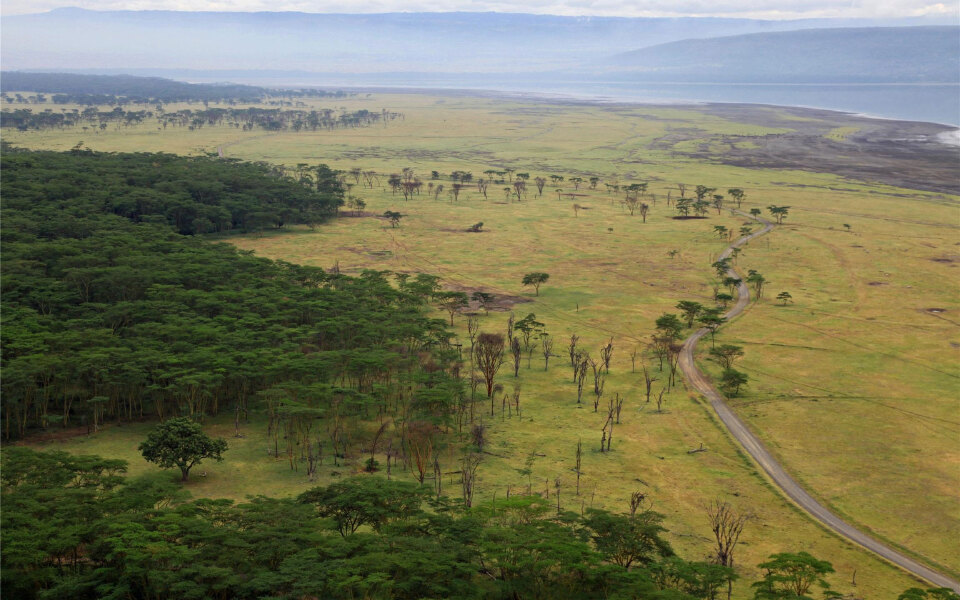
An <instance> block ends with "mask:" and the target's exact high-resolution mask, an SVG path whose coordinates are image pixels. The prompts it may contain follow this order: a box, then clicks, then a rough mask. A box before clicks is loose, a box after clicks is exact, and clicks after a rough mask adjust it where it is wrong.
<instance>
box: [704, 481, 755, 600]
mask: <svg viewBox="0 0 960 600" xmlns="http://www.w3.org/2000/svg"><path fill="white" fill-rule="evenodd" d="M707 516H708V517H709V518H710V529H711V531H713V537H714V539H715V540H716V542H717V547H716V549H715V550H714V555H713V560H714V562H715V563H716V564H718V565H721V566H724V567H727V568H729V569H733V567H734V553H735V550H736V548H737V544H738V543H739V542H740V534H742V533H743V528H744V527H745V526H746V524H747V521H748V520H749V519H750V516H749V515H747V514H744V513H738V512H737V511H735V510H734V508H733V507H732V506H730V505H729V504H728V503H726V502H723V501H721V500H714V501H713V502H712V503H711V504H710V505H709V506H707ZM732 593H733V580H732V579H731V580H729V581H728V582H727V599H728V600H729V598H730V596H731V594H732Z"/></svg>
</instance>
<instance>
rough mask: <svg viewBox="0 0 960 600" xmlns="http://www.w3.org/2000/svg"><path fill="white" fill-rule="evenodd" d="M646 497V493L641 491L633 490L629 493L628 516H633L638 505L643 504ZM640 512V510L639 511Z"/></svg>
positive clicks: (638, 507)
mask: <svg viewBox="0 0 960 600" xmlns="http://www.w3.org/2000/svg"><path fill="white" fill-rule="evenodd" d="M646 499H647V495H646V494H644V493H643V492H633V493H632V494H630V516H631V517H634V516H636V514H637V511H638V510H639V509H640V507H642V506H643V502H644V501H645V500H646ZM641 512H642V511H641Z"/></svg>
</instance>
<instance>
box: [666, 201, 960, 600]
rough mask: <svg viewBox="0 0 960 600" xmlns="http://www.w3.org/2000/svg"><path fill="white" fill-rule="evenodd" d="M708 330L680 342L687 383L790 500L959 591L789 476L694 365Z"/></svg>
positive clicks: (742, 297)
mask: <svg viewBox="0 0 960 600" xmlns="http://www.w3.org/2000/svg"><path fill="white" fill-rule="evenodd" d="M737 212H738V213H739V214H742V215H743V216H746V217H749V215H747V214H745V213H740V212H739V211H737ZM757 221H759V222H761V223H763V225H764V227H763V229H761V230H760V231H757V232H755V233H752V234H750V235H748V236H746V237H742V238H740V239H738V240H737V241H736V242H734V243H733V244H731V245H730V246H729V247H728V248H727V249H726V250H725V251H724V252H723V254H721V255H720V259H721V260H722V259H724V258H727V257H729V256H730V255H731V254H732V253H733V249H734V248H737V247H739V246H742V245H744V244H746V243H747V242H749V241H750V240H752V239H754V238H757V237H760V236H761V235H764V234H766V233H768V232H770V231H771V230H772V229H773V224H772V223H770V222H769V221H766V220H763V219H757ZM728 274H729V275H730V276H731V277H740V275H739V274H738V273H737V272H735V271H734V270H733V269H730V270H729V271H728ZM738 294H739V298H738V299H737V303H736V305H735V306H734V307H733V308H732V309H730V311H729V312H728V313H727V314H726V315H724V316H725V317H726V318H727V320H730V319H733V318H734V317H736V316H737V315H739V314H740V313H742V312H743V310H744V309H745V308H746V307H747V304H749V303H750V289H749V288H748V287H747V284H746V283H745V282H742V281H741V283H740V287H739V289H738ZM707 333H709V331H708V330H707V329H705V328H704V329H699V330H697V331H696V332H695V333H694V334H693V335H691V336H690V337H689V338H687V340H686V341H685V342H684V344H683V351H682V352H681V354H680V369H681V370H682V371H683V374H684V376H686V379H687V381H688V382H689V384H690V385H691V386H692V387H693V388H694V389H695V390H696V391H698V392H699V393H701V394H703V396H704V397H705V398H707V399H708V400H709V401H710V405H711V406H712V407H713V410H715V411H716V413H717V416H718V417H720V420H721V421H722V422H723V424H724V425H725V426H726V428H727V430H728V431H729V432H730V434H731V435H732V436H733V437H734V438H736V440H737V441H738V442H740V444H741V445H742V446H743V448H744V450H746V451H747V453H748V454H749V455H750V456H751V457H753V460H754V461H755V462H756V463H757V464H759V465H760V467H761V468H762V469H763V470H764V472H766V474H767V475H769V477H770V479H772V480H773V482H774V483H775V484H776V486H777V487H779V488H780V490H781V491H782V492H783V493H784V494H786V495H787V496H788V497H789V498H790V499H791V500H793V501H794V502H795V503H796V504H797V505H798V506H799V507H800V508H802V509H803V510H805V511H806V512H807V513H808V514H809V515H810V516H812V517H813V518H815V519H816V520H817V521H820V523H822V524H824V525H826V526H827V527H829V528H830V529H832V530H833V531H835V532H837V533H838V534H840V535H841V536H843V537H844V538H846V539H848V540H850V541H853V542H856V543H857V544H859V545H861V546H863V547H864V548H866V549H867V550H870V551H871V552H873V553H875V554H877V555H879V556H881V557H883V558H885V559H886V560H888V561H890V562H892V563H893V564H895V565H897V566H899V567H901V568H903V569H905V570H906V571H909V572H910V573H912V574H914V575H916V576H917V577H920V578H922V579H925V580H926V581H928V582H930V583H931V584H933V585H934V586H936V587H947V588H951V589H952V590H954V591H955V592H958V593H960V582H957V581H954V580H953V579H950V578H949V577H946V576H944V575H941V574H940V573H938V572H936V571H934V570H933V569H930V568H929V567H927V566H925V565H923V564H921V563H919V562H917V561H916V560H913V559H912V558H909V557H907V556H904V555H903V554H901V553H900V552H897V551H896V550H894V549H892V548H890V547H888V546H886V545H884V544H882V543H880V542H878V541H877V540H875V539H873V538H872V537H870V536H869V535H867V534H865V533H863V532H862V531H860V530H859V529H857V528H856V527H854V526H853V525H850V524H849V523H847V522H846V521H844V520H842V519H841V518H839V517H837V516H836V515H835V514H833V513H832V512H830V511H829V510H827V509H826V508H825V507H824V506H823V505H822V504H820V503H819V502H817V501H816V500H814V498H813V497H812V496H811V495H810V494H808V493H807V492H806V491H805V490H804V489H803V488H802V487H800V485H799V484H798V483H797V482H796V481H794V479H793V478H792V477H790V475H789V474H787V472H786V471H785V470H784V469H783V467H782V466H781V465H780V463H778V462H777V461H776V459H774V457H773V456H772V455H771V454H770V452H769V451H767V449H766V448H765V447H764V445H763V444H762V443H761V442H760V440H759V439H757V437H756V436H755V435H753V433H751V432H750V430H749V429H747V426H746V425H744V423H743V421H741V420H740V418H739V417H738V416H737V415H736V414H734V412H733V411H732V410H731V409H730V407H729V406H728V405H727V403H726V401H725V400H724V398H723V396H722V395H721V394H720V392H718V391H717V390H716V388H714V387H713V385H711V384H710V382H709V381H708V380H707V378H706V377H705V376H704V375H703V373H702V372H701V371H700V369H698V368H697V365H696V363H695V362H694V358H693V357H694V352H695V350H696V347H697V342H698V341H700V338H702V337H703V336H704V335H706V334H707Z"/></svg>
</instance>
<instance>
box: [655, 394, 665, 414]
mask: <svg viewBox="0 0 960 600" xmlns="http://www.w3.org/2000/svg"><path fill="white" fill-rule="evenodd" d="M665 391H666V389H664V388H660V395H659V396H657V412H658V413H662V412H663V403H664V402H666V400H664V399H663V393H664V392H665Z"/></svg>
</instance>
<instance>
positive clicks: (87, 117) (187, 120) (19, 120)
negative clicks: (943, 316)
mask: <svg viewBox="0 0 960 600" xmlns="http://www.w3.org/2000/svg"><path fill="white" fill-rule="evenodd" d="M399 116H401V115H400V114H399V113H396V112H391V111H387V110H382V111H379V112H371V111H368V110H366V109H360V110H356V111H352V112H347V111H337V110H333V109H319V110H295V109H281V108H205V109H201V110H191V109H181V110H177V111H170V112H167V111H165V110H164V109H163V107H162V106H157V107H156V108H155V109H153V110H124V109H123V108H121V107H119V106H118V107H116V108H114V109H113V110H109V111H102V110H98V109H96V108H94V107H90V108H86V109H84V110H82V111H81V110H79V109H73V110H60V111H54V110H51V109H45V110H41V111H38V112H34V111H33V109H30V108H18V109H14V110H10V109H4V110H3V111H2V112H0V127H10V128H16V129H18V130H20V131H28V130H30V129H36V130H42V129H65V128H78V127H79V128H82V129H83V130H84V131H86V130H90V129H92V130H93V131H94V132H97V131H102V130H105V129H107V128H108V127H110V126H113V127H115V128H117V129H119V128H122V127H130V126H134V125H139V124H142V123H144V122H145V121H147V120H148V119H155V120H156V123H157V128H158V129H162V130H166V129H167V128H168V127H186V128H189V129H190V130H191V131H192V130H194V129H200V128H202V127H204V126H207V125H210V126H222V125H226V126H229V127H234V128H237V129H242V130H243V131H252V130H254V129H258V128H259V129H263V130H266V131H288V130H291V131H317V130H320V129H322V130H331V129H339V128H344V127H367V126H370V125H373V124H375V123H385V122H389V121H392V120H393V119H396V118H398V117H399Z"/></svg>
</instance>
